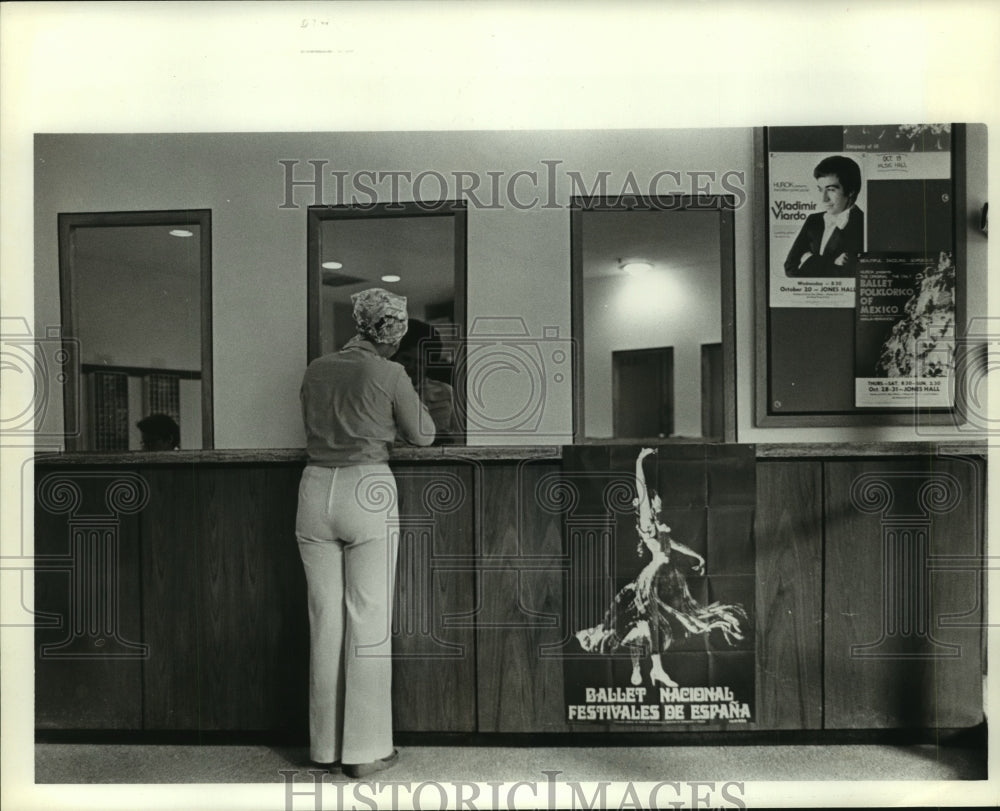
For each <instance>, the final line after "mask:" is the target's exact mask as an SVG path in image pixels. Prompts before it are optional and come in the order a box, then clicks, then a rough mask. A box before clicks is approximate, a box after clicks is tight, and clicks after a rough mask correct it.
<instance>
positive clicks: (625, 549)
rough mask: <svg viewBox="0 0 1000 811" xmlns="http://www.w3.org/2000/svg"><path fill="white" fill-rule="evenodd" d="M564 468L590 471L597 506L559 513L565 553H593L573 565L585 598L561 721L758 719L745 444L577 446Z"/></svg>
mask: <svg viewBox="0 0 1000 811" xmlns="http://www.w3.org/2000/svg"><path fill="white" fill-rule="evenodd" d="M563 474H564V476H565V477H566V478H567V479H568V480H572V479H573V478H574V477H586V481H587V482H588V489H587V493H588V494H589V497H590V498H591V499H592V500H593V504H592V506H593V508H594V509H593V510H592V511H591V513H590V514H589V516H587V517H585V518H584V519H582V520H580V521H575V520H574V518H573V516H574V515H575V516H579V515H586V505H584V506H583V508H581V509H578V510H576V511H574V513H573V514H572V515H570V516H569V517H568V518H567V523H566V543H567V546H568V549H569V555H570V558H571V559H574V560H586V561H590V562H594V561H601V562H602V563H601V566H600V568H599V569H598V570H594V569H593V568H586V567H584V568H581V567H574V568H573V570H572V572H571V575H570V577H571V581H572V582H571V583H570V588H569V593H570V594H571V595H572V596H571V604H572V606H574V607H580V606H584V607H585V608H584V610H583V611H582V613H581V612H579V611H577V612H574V611H570V613H569V618H570V629H569V630H570V632H571V635H572V639H571V640H570V643H569V647H568V648H567V650H566V652H565V653H566V655H565V656H564V668H563V671H564V694H565V701H566V715H565V718H566V720H567V721H568V722H571V723H575V722H603V723H605V724H640V725H650V724H653V725H656V724H661V725H670V724H674V725H676V724H746V723H748V722H750V721H753V720H754V712H755V707H754V685H755V671H756V662H755V652H754V630H753V616H754V592H755V574H754V572H755V562H754V548H753V515H754V509H755V503H756V477H755V458H754V453H753V449H752V447H749V446H719V445H686V446H684V445H673V446H671V445H661V446H659V447H649V446H614V447H605V448H598V447H593V446H592V447H588V448H580V447H579V446H572V447H567V448H565V449H564V457H563ZM616 493H617V496H616V495H615V494H616ZM602 523H603V526H604V527H605V531H601V530H597V531H596V532H595V527H596V526H598V525H601V524H602ZM598 539H600V540H598ZM595 543H597V546H596V547H595ZM601 569H604V570H603V571H602V570H601Z"/></svg>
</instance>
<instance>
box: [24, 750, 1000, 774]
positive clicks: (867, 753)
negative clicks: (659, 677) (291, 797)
mask: <svg viewBox="0 0 1000 811" xmlns="http://www.w3.org/2000/svg"><path fill="white" fill-rule="evenodd" d="M400 754H401V757H400V761H399V763H398V764H397V765H396V766H395V767H393V769H392V770H391V771H389V772H385V773H384V775H380V778H381V777H383V776H384V778H385V779H387V780H392V781H402V782H406V781H411V782H414V781H438V782H444V781H474V782H479V783H486V782H489V781H506V782H511V781H518V780H526V781H534V782H540V783H541V782H544V781H546V779H547V778H546V775H545V772H559V773H560V774H559V775H558V776H557V777H556V778H555V779H558V780H559V781H565V782H572V781H602V780H607V781H613V782H619V781H621V782H624V781H634V782H643V781H661V780H666V781H670V780H674V781H676V780H681V781H718V782H726V781H746V782H753V781H815V780H842V781H843V780H850V781H876V780H905V781H911V780H926V781H952V780H984V779H985V778H986V755H985V752H984V751H983V750H981V749H977V748H965V747H961V746H953V745H947V746H938V745H934V744H923V745H909V746H893V745H884V744H879V745H871V744H866V745H860V744H842V745H834V746H829V745H826V746H807V745H781V746H774V745H770V746H744V745H740V746H669V747H666V746H660V747H652V746H630V747H621V746H618V747H533V746H532V747H497V746H404V747H400ZM310 768H314V767H313V766H312V765H311V764H310V763H309V761H308V753H307V751H306V750H305V749H303V748H300V747H279V746H245V745H211V746H197V745H149V744H101V745H94V744H78V743H43V744H36V746H35V782H36V783H92V784H94V783H101V784H108V783H271V782H284V781H285V780H286V777H285V776H284V775H282V773H281V772H282V770H285V771H289V770H292V771H294V772H295V774H293V775H292V778H293V779H294V780H307V781H308V780H312V777H311V776H310V775H309V774H308V772H307V770H308V769H310ZM325 780H328V781H333V782H339V781H343V780H346V778H345V777H344V776H343V775H342V774H341V773H340V772H339V770H337V769H335V770H333V772H332V773H331V774H330V776H329V777H328V778H325Z"/></svg>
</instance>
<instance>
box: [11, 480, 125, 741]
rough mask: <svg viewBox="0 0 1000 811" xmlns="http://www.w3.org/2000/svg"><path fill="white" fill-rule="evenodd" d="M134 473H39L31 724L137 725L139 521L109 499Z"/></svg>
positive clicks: (64, 726) (78, 726)
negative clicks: (111, 504)
mask: <svg viewBox="0 0 1000 811" xmlns="http://www.w3.org/2000/svg"><path fill="white" fill-rule="evenodd" d="M136 478H137V477H135V474H134V472H133V471H129V470H124V469H118V470H112V471H103V470H84V469H75V470H68V471H38V472H37V474H36V479H35V482H36V500H35V559H36V562H35V578H34V579H35V589H34V592H35V600H34V606H33V608H34V612H35V622H36V625H35V699H36V700H35V725H36V727H37V728H38V729H138V728H139V727H140V725H141V723H142V672H143V664H144V659H143V657H144V653H143V650H142V647H141V644H142V641H143V639H142V623H141V612H140V583H139V576H138V574H139V569H140V560H139V554H140V553H139V543H138V532H137V529H136V528H137V524H138V518H137V516H136V515H135V514H134V513H132V512H129V511H124V512H123V511H119V510H116V509H114V508H113V507H112V506H110V505H109V494H110V493H111V490H112V489H113V488H119V487H124V488H127V489H128V488H134V487H135V486H136ZM43 492H44V495H43ZM39 496H41V497H39ZM74 504H75V506H73V505H74ZM27 576H30V575H27V574H26V577H27Z"/></svg>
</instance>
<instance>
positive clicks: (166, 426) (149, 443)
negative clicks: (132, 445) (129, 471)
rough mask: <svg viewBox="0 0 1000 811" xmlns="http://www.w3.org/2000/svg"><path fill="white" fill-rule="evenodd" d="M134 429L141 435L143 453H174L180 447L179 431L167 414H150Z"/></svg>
mask: <svg viewBox="0 0 1000 811" xmlns="http://www.w3.org/2000/svg"><path fill="white" fill-rule="evenodd" d="M135 427H136V428H138V429H139V432H140V433H141V434H142V449H143V450H144V451H175V450H177V449H178V448H179V447H180V446H181V429H180V427H179V426H178V425H177V423H176V422H175V421H174V418H173V417H171V416H170V415H169V414H150V415H149V416H148V417H143V418H142V419H141V420H139V422H137V423H136V424H135Z"/></svg>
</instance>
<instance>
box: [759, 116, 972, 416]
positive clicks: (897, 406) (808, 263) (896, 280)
mask: <svg viewBox="0 0 1000 811" xmlns="http://www.w3.org/2000/svg"><path fill="white" fill-rule="evenodd" d="M757 138H758V144H757V146H758V149H759V154H761V155H762V157H763V159H762V160H761V161H760V162H759V164H758V181H759V183H760V188H763V189H764V190H765V194H764V198H765V199H762V200H761V201H760V202H759V203H758V216H757V229H758V235H759V240H760V244H762V245H763V246H764V251H763V252H762V254H763V255H762V256H761V258H760V259H758V284H757V363H758V369H759V370H760V371H759V373H758V375H757V380H758V391H757V398H756V399H757V403H756V405H757V411H756V423H757V425H759V426H771V425H774V426H780V425H864V424H906V423H912V422H913V421H914V419H915V415H916V414H919V418H920V420H921V421H922V422H928V423H945V422H952V421H953V419H954V416H953V412H954V406H955V392H954V386H955V381H956V380H957V379H959V375H957V374H956V363H958V362H959V361H957V360H956V341H957V339H958V338H959V337H960V325H962V324H964V319H965V312H964V287H965V285H964V278H965V276H964V274H965V268H964V266H963V257H964V228H962V227H959V222H960V221H961V218H963V217H964V208H965V199H964V128H963V127H962V125H952V124H916V125H907V124H884V125H868V126H862V125H845V126H819V127H771V128H767V129H765V130H762V131H759V132H758V134H757ZM932 328H933V330H934V331H935V334H934V335H933V336H931V335H930V332H929V331H928V330H931V329H932ZM883 353H885V355H886V356H887V357H888V356H889V355H892V356H894V357H895V361H894V362H892V363H883V364H881V365H879V363H878V358H879V357H880V356H881V355H882V354H883ZM928 353H930V354H931V355H932V356H933V361H932V362H924V356H925V355H927V354H928Z"/></svg>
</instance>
